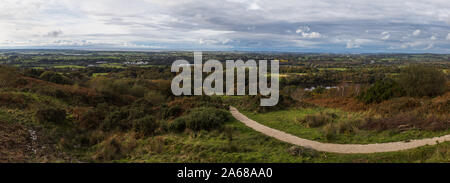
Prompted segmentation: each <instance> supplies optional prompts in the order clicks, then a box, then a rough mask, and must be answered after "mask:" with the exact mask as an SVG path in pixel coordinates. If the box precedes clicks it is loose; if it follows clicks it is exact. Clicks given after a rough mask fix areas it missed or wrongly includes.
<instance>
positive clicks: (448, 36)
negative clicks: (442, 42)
mask: <svg viewBox="0 0 450 183" xmlns="http://www.w3.org/2000/svg"><path fill="white" fill-rule="evenodd" d="M446 39H447V40H449V41H450V33H448V34H447V38H446Z"/></svg>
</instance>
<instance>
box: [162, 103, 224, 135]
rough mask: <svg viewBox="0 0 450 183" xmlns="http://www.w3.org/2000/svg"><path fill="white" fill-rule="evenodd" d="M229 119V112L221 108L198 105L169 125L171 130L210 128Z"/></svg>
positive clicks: (218, 125)
mask: <svg viewBox="0 0 450 183" xmlns="http://www.w3.org/2000/svg"><path fill="white" fill-rule="evenodd" d="M228 120H230V114H229V113H228V112H227V111H225V110H223V109H216V108H212V107H200V108H195V109H193V110H192V111H191V112H190V113H189V114H188V115H187V116H182V117H179V118H177V119H175V120H174V121H173V122H172V123H170V125H169V129H170V130H172V131H176V132H180V131H183V130H184V129H186V128H187V129H190V130H193V131H200V130H211V129H214V128H217V127H220V126H222V125H223V124H224V123H225V122H227V121H228Z"/></svg>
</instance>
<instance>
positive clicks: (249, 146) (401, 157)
mask: <svg viewBox="0 0 450 183" xmlns="http://www.w3.org/2000/svg"><path fill="white" fill-rule="evenodd" d="M226 127H227V128H233V129H234V130H233V132H232V139H233V140H232V141H231V143H230V141H229V138H228V137H227V135H225V133H224V132H223V131H221V130H215V131H211V132H206V131H201V132H197V133H182V134H166V135H160V136H155V137H149V138H146V139H141V140H136V144H137V145H136V148H135V149H134V150H133V151H132V152H130V153H129V154H128V156H127V157H125V158H122V159H120V160H117V161H114V162H190V163H193V162H208V163H214V162H224V163H230V162H239V163H244V162H247V163H254V162H281V163H288V162H291V163H292V162H297V163H301V162H309V163H311V162H316V163H325V162H336V163H337V162H345V163H357V162H416V163H417V162H449V161H450V159H449V158H450V156H449V151H448V149H449V148H450V143H448V142H447V143H442V144H439V145H435V146H424V147H419V148H416V149H411V150H406V151H399V152H389V153H374V154H336V153H325V152H316V151H313V153H305V154H291V153H290V152H289V149H290V148H292V147H293V146H292V145H290V144H287V143H284V142H281V141H278V140H276V139H274V138H271V137H268V136H265V135H263V134H261V133H259V132H256V131H253V130H252V129H250V128H248V127H246V126H244V125H243V124H242V123H240V122H238V121H236V120H233V121H231V122H229V123H228V124H227V125H226ZM127 143H130V142H127Z"/></svg>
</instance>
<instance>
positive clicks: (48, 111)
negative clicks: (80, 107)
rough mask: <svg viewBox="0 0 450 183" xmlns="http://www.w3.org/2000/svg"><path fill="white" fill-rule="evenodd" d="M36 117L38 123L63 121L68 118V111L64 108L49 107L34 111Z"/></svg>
mask: <svg viewBox="0 0 450 183" xmlns="http://www.w3.org/2000/svg"><path fill="white" fill-rule="evenodd" d="M34 119H35V121H36V122H38V123H57V124H58V123H59V124H60V123H62V122H64V121H65V120H66V111H65V110H64V109H57V108H52V107H47V108H43V109H38V110H37V111H36V112H35V113H34Z"/></svg>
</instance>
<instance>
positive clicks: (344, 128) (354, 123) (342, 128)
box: [336, 119, 364, 134]
mask: <svg viewBox="0 0 450 183" xmlns="http://www.w3.org/2000/svg"><path fill="white" fill-rule="evenodd" d="M362 125H364V121H363V120H361V119H349V120H347V121H342V122H340V123H338V124H337V125H336V127H337V130H338V132H339V133H347V134H352V133H356V132H358V131H359V128H360V127H361V126H362Z"/></svg>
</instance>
